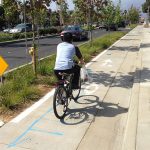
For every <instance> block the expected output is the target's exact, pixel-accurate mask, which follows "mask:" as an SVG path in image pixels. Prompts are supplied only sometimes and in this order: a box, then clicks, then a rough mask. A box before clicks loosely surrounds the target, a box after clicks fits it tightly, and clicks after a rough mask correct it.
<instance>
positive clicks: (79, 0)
mask: <svg viewBox="0 0 150 150" xmlns="http://www.w3.org/2000/svg"><path fill="white" fill-rule="evenodd" d="M73 2H74V4H75V12H74V14H73V16H74V18H75V23H81V22H82V23H87V24H88V22H89V21H90V20H89V19H90V18H91V21H98V19H99V17H101V14H100V11H101V9H102V8H103V7H105V5H107V3H106V1H105V0H96V1H89V0H73ZM90 14H91V16H90ZM94 19H95V20H94Z"/></svg>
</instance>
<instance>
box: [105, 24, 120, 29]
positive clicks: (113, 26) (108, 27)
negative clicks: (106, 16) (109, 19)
mask: <svg viewBox="0 0 150 150" xmlns="http://www.w3.org/2000/svg"><path fill="white" fill-rule="evenodd" d="M105 28H106V31H108V30H113V31H117V30H118V25H117V24H111V25H109V26H108V25H106V26H105Z"/></svg>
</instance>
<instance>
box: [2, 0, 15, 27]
mask: <svg viewBox="0 0 150 150" xmlns="http://www.w3.org/2000/svg"><path fill="white" fill-rule="evenodd" d="M3 8H4V17H5V19H6V21H7V26H8V27H9V26H10V25H14V24H16V23H18V3H17V1H16V0H4V1H3Z"/></svg>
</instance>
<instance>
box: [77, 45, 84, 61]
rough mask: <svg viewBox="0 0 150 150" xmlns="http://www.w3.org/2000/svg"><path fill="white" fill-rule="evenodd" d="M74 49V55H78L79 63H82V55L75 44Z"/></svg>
mask: <svg viewBox="0 0 150 150" xmlns="http://www.w3.org/2000/svg"><path fill="white" fill-rule="evenodd" d="M75 51H76V56H77V57H78V59H79V63H81V64H83V63H84V59H83V57H82V54H81V52H80V50H79V48H78V47H77V46H75Z"/></svg>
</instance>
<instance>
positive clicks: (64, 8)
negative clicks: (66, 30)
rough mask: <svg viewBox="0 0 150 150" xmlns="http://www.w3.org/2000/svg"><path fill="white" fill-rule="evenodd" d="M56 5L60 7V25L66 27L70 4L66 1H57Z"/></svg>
mask: <svg viewBox="0 0 150 150" xmlns="http://www.w3.org/2000/svg"><path fill="white" fill-rule="evenodd" d="M56 4H57V6H58V7H59V10H58V13H59V19H60V20H59V21H60V25H64V24H65V21H66V19H67V18H68V14H67V10H68V4H67V3H66V1H65V0H56Z"/></svg>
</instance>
